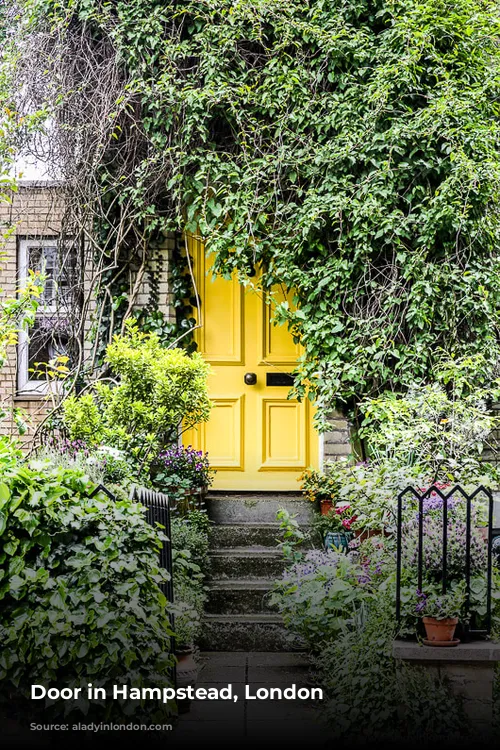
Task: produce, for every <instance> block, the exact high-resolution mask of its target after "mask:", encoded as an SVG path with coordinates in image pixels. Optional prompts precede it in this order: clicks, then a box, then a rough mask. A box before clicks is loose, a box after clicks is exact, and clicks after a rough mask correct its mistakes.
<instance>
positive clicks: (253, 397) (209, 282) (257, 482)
mask: <svg viewBox="0 0 500 750" xmlns="http://www.w3.org/2000/svg"><path fill="white" fill-rule="evenodd" d="M188 248H189V251H190V254H191V256H192V258H193V262H194V273H195V280H196V285H197V289H198V293H199V296H200V299H201V321H200V323H201V326H200V328H198V329H197V330H196V332H195V335H196V341H197V344H198V349H199V351H200V352H201V354H202V355H203V356H204V358H205V359H206V360H207V361H208V362H209V363H210V364H211V366H212V373H211V375H210V376H209V393H210V397H211V399H212V401H213V403H214V407H213V409H212V413H211V416H210V421H209V422H208V423H206V424H204V425H200V426H199V427H198V428H196V429H194V430H190V431H189V432H187V433H185V435H184V444H185V445H188V444H190V445H194V446H195V447H196V448H197V449H198V450H204V451H205V450H206V451H208V453H209V458H210V463H211V465H212V466H213V467H214V468H215V469H217V474H216V477H215V482H214V489H219V490H257V491H259V490H295V491H297V489H298V486H297V478H298V476H299V474H300V473H301V472H302V471H303V469H304V468H306V467H307V466H310V465H313V466H316V465H317V462H318V436H317V434H316V433H315V432H314V430H313V428H312V406H311V404H310V403H309V401H306V402H303V403H299V402H297V401H295V400H288V399H287V396H288V391H289V386H287V385H284V386H280V385H267V382H266V381H267V379H266V375H267V374H268V373H274V374H279V373H289V372H291V371H292V370H293V369H294V366H295V362H296V361H297V357H298V356H300V353H301V352H300V347H299V346H298V345H297V344H294V342H293V338H292V336H291V335H290V333H289V332H288V330H287V329H286V327H285V326H276V325H274V324H273V320H272V318H273V308H274V306H275V304H276V303H277V302H281V301H283V300H284V299H285V297H284V295H283V292H282V291H281V290H280V289H277V290H273V295H272V298H271V299H269V295H268V294H265V293H263V291H262V290H261V289H259V286H258V280H255V279H253V280H252V281H254V282H255V283H254V284H253V287H252V288H250V287H247V288H246V287H243V286H242V285H240V284H239V283H238V281H237V280H236V279H235V278H233V279H231V280H225V279H222V278H220V277H217V278H215V279H214V277H213V274H212V273H211V272H210V271H209V270H207V269H209V268H210V259H209V258H208V259H207V258H206V257H205V249H204V246H203V244H202V243H201V242H200V241H198V240H196V239H194V238H192V237H190V238H188ZM287 299H288V301H289V303H291V295H289V296H288V298H287ZM246 373H253V374H255V376H256V383H255V384H254V385H248V384H247V383H245V374H246Z"/></svg>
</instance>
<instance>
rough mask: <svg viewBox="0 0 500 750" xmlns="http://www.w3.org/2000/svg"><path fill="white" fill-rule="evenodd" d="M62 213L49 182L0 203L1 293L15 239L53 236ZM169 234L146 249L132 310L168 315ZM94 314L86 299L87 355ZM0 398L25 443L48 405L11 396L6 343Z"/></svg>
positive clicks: (12, 369)
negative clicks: (14, 411)
mask: <svg viewBox="0 0 500 750" xmlns="http://www.w3.org/2000/svg"><path fill="white" fill-rule="evenodd" d="M62 217H63V194H62V189H61V186H60V185H57V184H49V183H29V184H24V185H21V186H20V188H19V190H18V192H17V193H15V194H13V195H12V200H11V203H10V204H0V225H1V229H2V233H3V232H5V231H6V230H7V229H8V228H10V227H12V228H13V232H12V234H11V235H10V236H9V237H8V239H7V240H6V242H5V243H4V247H3V258H2V259H1V261H0V289H1V290H2V295H1V296H2V298H7V297H12V296H15V294H16V290H17V288H18V285H19V281H20V279H19V275H18V243H19V239H21V238H30V239H44V238H53V237H57V236H58V235H59V234H60V231H61V222H62ZM173 243H174V239H173V237H171V238H166V239H165V242H164V244H163V245H162V246H160V247H157V248H155V249H153V250H152V251H151V252H150V257H149V258H148V261H147V265H146V267H145V269H143V271H144V272H143V273H142V274H141V278H140V280H139V284H138V290H137V292H138V294H137V298H136V302H135V304H134V306H133V308H132V312H134V311H136V310H138V309H142V308H145V307H147V308H156V309H160V310H161V311H162V312H163V313H164V314H165V315H167V316H168V317H174V312H173V307H172V295H171V293H170V292H169V283H168V273H169V261H170V256H171V253H172V250H173V247H174V245H173ZM137 271H138V268H136V269H132V271H131V274H130V278H129V281H130V290H131V291H132V290H133V289H134V287H135V283H136V281H137V276H136V275H135V276H134V274H137ZM85 277H86V280H87V283H89V284H90V281H91V277H92V269H91V267H90V265H89V264H88V263H87V267H86V269H85ZM94 314H95V304H94V303H93V301H92V299H91V300H90V304H89V306H88V310H87V314H86V320H85V326H84V335H85V341H84V353H85V356H86V357H87V358H88V357H89V356H90V354H91V351H92V346H91V345H90V344H89V341H88V334H89V330H90V328H91V325H92V321H93V316H94ZM0 402H1V403H2V405H3V408H4V409H6V410H9V409H11V408H12V407H17V408H20V409H22V410H24V412H25V413H26V416H27V417H28V420H29V421H30V427H29V430H28V432H27V433H26V435H25V436H24V438H23V439H24V441H25V442H26V443H29V441H30V440H31V438H32V437H33V433H34V431H35V429H36V426H37V425H38V424H39V423H40V421H41V420H42V419H43V418H44V416H45V415H46V414H47V413H48V411H49V410H50V408H51V403H50V402H48V401H47V399H46V397H44V396H31V395H30V396H27V395H23V397H22V398H20V397H19V396H18V395H17V351H16V350H15V348H12V349H11V351H10V352H9V358H8V362H7V364H6V365H5V367H4V368H3V369H2V370H0ZM0 433H2V434H17V427H16V426H15V424H13V422H12V421H11V420H10V419H6V420H4V421H2V422H0Z"/></svg>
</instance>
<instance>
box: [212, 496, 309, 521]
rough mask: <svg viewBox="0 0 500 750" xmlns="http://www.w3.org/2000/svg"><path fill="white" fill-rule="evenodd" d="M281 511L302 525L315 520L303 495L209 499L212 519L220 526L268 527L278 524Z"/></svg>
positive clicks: (217, 497) (218, 497)
mask: <svg viewBox="0 0 500 750" xmlns="http://www.w3.org/2000/svg"><path fill="white" fill-rule="evenodd" d="M280 508H285V509H286V510H288V511H289V513H292V514H294V515H295V514H296V518H295V520H296V521H297V522H298V523H300V524H309V523H311V521H312V519H313V514H314V506H313V505H312V503H310V502H309V501H308V500H305V499H304V498H303V497H302V495H290V494H287V493H282V494H280V493H276V492H270V493H269V494H267V495H264V494H261V495H254V494H252V493H248V495H243V494H237V495H210V496H209V497H208V498H207V509H208V515H209V518H210V519H211V520H212V521H215V523H218V524H235V525H241V524H244V523H250V524H268V523H276V514H277V512H278V510H280Z"/></svg>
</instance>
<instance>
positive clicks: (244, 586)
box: [206, 579, 273, 615]
mask: <svg viewBox="0 0 500 750" xmlns="http://www.w3.org/2000/svg"><path fill="white" fill-rule="evenodd" d="M272 587H273V581H272V580H267V579H262V580H259V579H256V580H253V581H249V580H245V579H227V580H219V581H213V582H212V583H211V584H210V586H209V587H208V599H207V603H206V611H207V613H208V614H221V615H233V614H236V615H238V614H257V613H261V612H271V611H272V609H273V608H272V607H271V605H270V603H269V596H268V594H269V592H270V591H271V589H272Z"/></svg>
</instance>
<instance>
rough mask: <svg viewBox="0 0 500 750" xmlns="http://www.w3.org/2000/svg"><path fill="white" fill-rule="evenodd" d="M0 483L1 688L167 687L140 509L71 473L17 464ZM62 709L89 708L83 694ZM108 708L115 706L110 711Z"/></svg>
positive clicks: (154, 574)
mask: <svg viewBox="0 0 500 750" xmlns="http://www.w3.org/2000/svg"><path fill="white" fill-rule="evenodd" d="M2 480H3V481H2V482H1V483H0V566H1V567H0V643H1V645H2V650H1V654H0V680H2V681H3V683H4V685H5V686H6V688H7V690H10V691H12V693H14V692H17V693H18V695H19V696H23V695H27V694H28V693H29V687H30V685H31V684H33V683H37V684H47V683H51V684H57V686H58V687H65V686H71V687H73V686H86V685H87V683H88V682H89V681H91V682H93V683H94V685H96V686H97V685H110V684H113V683H120V682H126V683H128V684H130V685H132V684H133V685H135V686H140V685H154V686H162V685H164V686H167V685H169V684H170V677H169V668H170V667H172V664H173V657H172V655H171V652H170V651H171V649H170V635H171V630H170V623H169V617H168V609H167V602H166V599H165V597H164V595H163V594H162V593H161V591H160V589H159V587H158V584H159V583H160V582H161V581H162V580H164V579H165V576H166V573H165V571H163V570H161V569H160V568H159V564H158V559H159V557H158V555H159V548H160V545H161V535H159V534H158V532H156V531H155V530H154V529H153V528H152V527H150V526H149V525H148V523H147V522H146V520H145V517H144V512H143V508H142V506H139V505H137V504H134V503H132V502H130V501H128V500H117V501H113V502H111V501H110V500H109V499H108V498H107V497H105V496H102V495H100V494H98V495H96V496H95V497H93V498H91V497H90V496H89V494H90V492H91V491H92V490H93V489H94V485H93V484H91V483H89V482H88V479H87V477H85V476H84V475H82V474H81V473H79V472H77V471H74V470H68V469H62V468H58V469H52V470H47V469H46V468H37V467H33V468H28V467H27V466H18V467H14V468H10V469H9V470H7V471H5V472H4V473H3V477H2ZM4 692H5V691H4ZM84 694H85V692H84ZM65 706H66V710H67V711H69V710H73V709H74V710H76V709H78V710H80V711H82V712H84V713H87V711H88V710H89V705H88V703H87V702H86V700H85V699H83V698H82V699H81V700H79V701H77V702H76V703H71V702H70V703H65ZM101 708H102V709H103V710H104V706H102V705H101V706H100V708H99V707H97V706H96V705H94V704H93V709H92V710H93V711H95V712H96V713H99V711H100V709H101ZM114 709H116V710H119V709H120V706H119V704H118V703H115V702H112V703H111V704H109V705H108V706H107V707H106V711H107V712H108V714H109V711H111V710H114ZM136 709H137V710H139V709H140V706H137V705H136V706H133V704H130V703H128V704H127V706H124V707H123V710H124V711H125V713H127V712H129V711H133V710H136Z"/></svg>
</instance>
